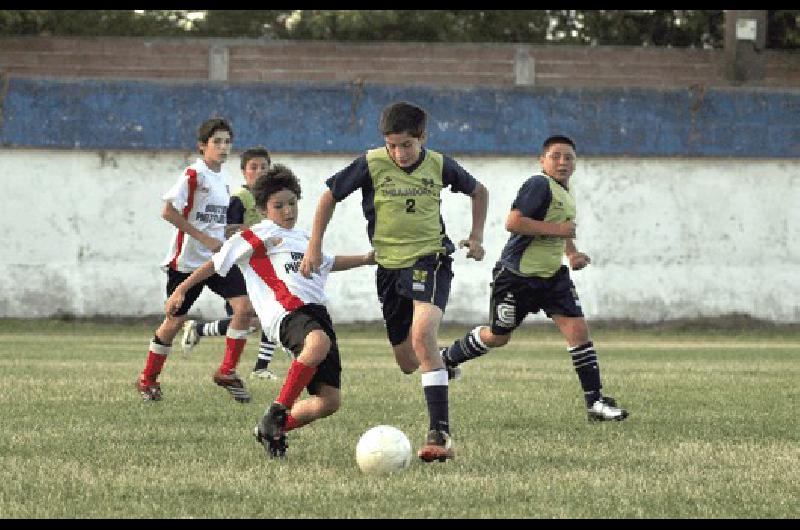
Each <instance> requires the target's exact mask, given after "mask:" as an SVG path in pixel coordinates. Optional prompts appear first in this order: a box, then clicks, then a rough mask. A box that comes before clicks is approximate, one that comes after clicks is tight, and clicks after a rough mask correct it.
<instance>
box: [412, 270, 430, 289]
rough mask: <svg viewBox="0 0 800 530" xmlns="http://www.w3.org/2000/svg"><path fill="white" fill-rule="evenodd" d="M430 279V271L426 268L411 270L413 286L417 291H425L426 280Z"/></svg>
mask: <svg viewBox="0 0 800 530" xmlns="http://www.w3.org/2000/svg"><path fill="white" fill-rule="evenodd" d="M427 280H428V271H426V270H421V271H419V270H413V271H411V281H412V283H411V288H412V289H413V290H415V291H424V290H425V282H426V281H427Z"/></svg>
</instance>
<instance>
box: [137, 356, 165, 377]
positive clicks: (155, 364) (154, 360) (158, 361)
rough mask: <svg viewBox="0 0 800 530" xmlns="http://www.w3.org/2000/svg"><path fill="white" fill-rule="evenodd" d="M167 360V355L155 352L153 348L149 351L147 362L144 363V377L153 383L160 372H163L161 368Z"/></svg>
mask: <svg viewBox="0 0 800 530" xmlns="http://www.w3.org/2000/svg"><path fill="white" fill-rule="evenodd" d="M166 360H167V356H166V355H163V354H158V353H155V352H154V351H152V350H150V351H149V352H147V362H146V363H145V365H144V372H142V379H144V380H145V381H150V382H151V383H152V382H155V380H156V379H157V378H158V374H160V373H161V369H162V368H163V367H164V362H165V361H166Z"/></svg>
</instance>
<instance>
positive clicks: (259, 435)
mask: <svg viewBox="0 0 800 530" xmlns="http://www.w3.org/2000/svg"><path fill="white" fill-rule="evenodd" d="M287 414H288V413H287V410H286V407H284V406H283V405H281V404H280V403H273V404H272V405H270V407H269V409H268V410H267V412H266V413H265V414H264V417H263V418H261V421H260V422H258V425H256V428H255V431H254V432H253V434H254V435H255V437H256V440H257V441H258V443H260V444H261V445H263V446H264V450H265V451H266V452H267V454H268V455H269V456H270V458H284V457H285V456H286V448H287V447H288V445H287V443H286V434H284V431H283V428H284V426H285V425H286V416H287Z"/></svg>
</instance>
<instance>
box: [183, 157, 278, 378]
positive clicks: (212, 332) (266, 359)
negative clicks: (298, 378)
mask: <svg viewBox="0 0 800 530" xmlns="http://www.w3.org/2000/svg"><path fill="white" fill-rule="evenodd" d="M271 163H272V160H271V159H270V156H269V151H267V149H266V148H265V147H261V146H259V147H251V148H250V149H247V150H246V151H244V152H243V153H242V156H241V163H240V166H241V169H242V176H244V181H245V184H244V185H243V186H241V187H239V188H237V189H236V190H234V192H233V193H231V200H230V204H229V205H228V218H227V221H228V225H227V226H226V227H225V236H226V238H228V237H230V236H231V235H233V234H234V233H236V232H239V231H241V230H244V229H246V228H249V227H251V226H253V225H254V224H256V223H258V222H260V221H261V220H262V219H263V217H262V215H261V214H260V213H259V211H258V208H257V207H256V202H255V199H254V198H253V193H252V190H253V186H255V182H256V179H257V178H258V177H260V176H261V175H264V174H266V173H267V171H269V168H270V164H271ZM225 312H226V313H227V314H228V318H222V319H219V320H212V321H210V322H199V321H197V320H188V321H187V322H186V323H185V324H184V326H183V338H182V340H181V347H182V349H183V352H184V354H188V353H190V352H191V351H192V349H194V347H195V346H197V344H198V343H199V342H200V337H215V336H221V335H225V333H227V331H228V326H229V325H230V322H231V318H230V316H231V315H232V314H233V310H232V309H231V307H230V305H229V304H228V303H227V302H226V303H225ZM256 326H258V319H257V318H254V319H253V321H251V329H252V328H253V327H256ZM274 353H275V343H274V342H272V341H271V340H269V339H268V338H267V336H266V335H265V334H264V332H263V331H262V332H261V341H260V342H259V345H258V357H257V358H256V364H255V366H254V367H253V371H252V372H251V374H250V375H251V377H259V378H261V379H268V380H277V379H278V378H277V376H276V375H275V374H273V373H272V371H271V370H270V369H269V363H270V361H272V356H273V355H274Z"/></svg>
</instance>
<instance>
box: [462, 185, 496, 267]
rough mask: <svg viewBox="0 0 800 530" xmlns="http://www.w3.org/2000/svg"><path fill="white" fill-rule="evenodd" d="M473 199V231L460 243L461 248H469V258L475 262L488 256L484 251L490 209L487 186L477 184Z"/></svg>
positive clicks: (472, 195) (471, 196)
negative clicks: (487, 213) (485, 230)
mask: <svg viewBox="0 0 800 530" xmlns="http://www.w3.org/2000/svg"><path fill="white" fill-rule="evenodd" d="M470 199H472V230H470V233H469V237H468V238H467V239H463V240H461V241H460V242H459V243H458V246H459V247H467V248H468V249H469V250H468V251H467V257H468V258H472V259H474V260H475V261H481V260H482V259H483V257H484V256H485V255H486V251H485V250H484V249H483V227H484V225H485V224H486V211H487V210H488V208H489V190H487V189H486V186H484V185H483V184H481V183H480V182H478V183H477V185H476V186H475V189H474V190H473V191H472V193H471V194H470Z"/></svg>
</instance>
